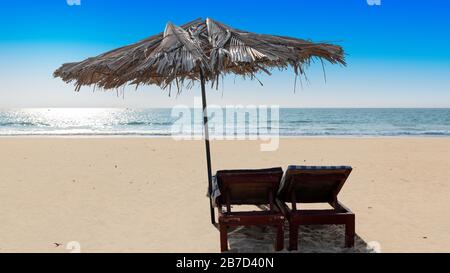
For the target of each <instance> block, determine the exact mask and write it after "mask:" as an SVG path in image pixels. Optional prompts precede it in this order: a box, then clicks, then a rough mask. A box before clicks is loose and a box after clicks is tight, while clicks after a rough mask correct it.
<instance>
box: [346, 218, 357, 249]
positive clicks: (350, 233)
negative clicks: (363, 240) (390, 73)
mask: <svg viewBox="0 0 450 273" xmlns="http://www.w3.org/2000/svg"><path fill="white" fill-rule="evenodd" d="M354 246H355V218H353V219H351V220H349V221H348V222H347V224H345V247H354Z"/></svg>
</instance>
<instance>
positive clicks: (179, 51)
mask: <svg viewBox="0 0 450 273" xmlns="http://www.w3.org/2000/svg"><path fill="white" fill-rule="evenodd" d="M314 59H318V60H320V61H323V60H326V61H328V62H330V63H332V64H336V63H339V64H343V65H345V61H344V52H343V50H342V48H341V47H340V46H337V45H332V44H326V43H312V42H310V41H306V40H301V39H296V38H290V37H284V36H272V35H263V34H255V33H250V32H247V31H242V30H237V29H234V28H232V27H229V26H227V25H224V24H222V23H219V22H217V21H214V20H212V19H210V18H208V19H206V20H201V19H197V20H194V21H192V22H189V23H187V24H185V25H183V26H181V27H179V26H175V25H174V24H172V23H168V24H167V26H166V29H165V30H164V32H163V33H160V34H157V35H155V36H152V37H149V38H147V39H145V40H142V41H140V42H138V43H135V44H132V45H129V46H125V47H121V48H118V49H115V50H112V51H109V52H106V53H104V54H101V55H99V56H97V57H93V58H88V59H86V60H84V61H82V62H77V63H67V64H64V65H62V66H61V67H60V68H59V69H58V70H56V71H55V73H54V76H55V77H60V78H62V79H63V80H64V81H65V82H67V83H69V82H74V83H75V89H76V91H79V90H80V88H81V86H95V87H99V88H103V89H116V88H119V87H122V86H125V85H127V84H132V85H136V87H137V86H139V85H143V84H155V85H158V86H159V87H161V88H162V89H169V90H170V89H171V87H172V86H175V87H176V90H177V92H178V93H179V92H181V90H182V87H183V86H185V87H187V88H190V87H192V86H193V84H194V82H195V81H200V84H201V92H202V102H203V121H204V137H205V147H206V159H207V170H208V185H209V188H210V189H211V184H212V172H211V155H210V148H209V133H208V125H207V122H208V114H207V107H206V94H205V83H206V82H209V83H211V85H212V86H217V85H218V82H219V77H220V76H222V75H226V74H230V73H233V74H236V75H241V76H243V77H250V78H252V79H253V78H254V77H255V74H256V73H258V72H264V73H267V74H269V75H270V70H271V69H273V68H279V69H285V68H287V67H289V66H291V67H292V68H293V70H294V72H295V74H296V75H301V74H303V73H304V69H305V67H306V66H308V65H309V64H310V62H311V61H312V60H314ZM169 94H170V91H169ZM210 209H211V222H212V223H215V220H214V210H213V208H212V207H210Z"/></svg>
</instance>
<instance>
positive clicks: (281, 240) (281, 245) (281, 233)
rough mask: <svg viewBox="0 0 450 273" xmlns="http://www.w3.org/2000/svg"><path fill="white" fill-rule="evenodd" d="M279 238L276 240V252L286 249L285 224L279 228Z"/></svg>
mask: <svg viewBox="0 0 450 273" xmlns="http://www.w3.org/2000/svg"><path fill="white" fill-rule="evenodd" d="M276 228H277V238H276V240H275V251H281V250H283V248H284V230H283V224H281V225H278V226H277V227H276Z"/></svg>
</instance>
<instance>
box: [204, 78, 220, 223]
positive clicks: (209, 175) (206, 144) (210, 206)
mask: <svg viewBox="0 0 450 273" xmlns="http://www.w3.org/2000/svg"><path fill="white" fill-rule="evenodd" d="M200 82H201V86H202V104H203V128H204V132H205V148H206V164H207V167H208V193H209V194H210V196H211V189H212V173H211V150H210V147H209V129H208V110H207V108H206V92H205V77H204V76H203V71H202V70H201V69H200ZM209 201H210V202H209V210H210V213H211V223H212V224H213V225H214V224H216V220H215V213H214V208H213V206H212V203H211V201H212V200H211V197H210V200H209Z"/></svg>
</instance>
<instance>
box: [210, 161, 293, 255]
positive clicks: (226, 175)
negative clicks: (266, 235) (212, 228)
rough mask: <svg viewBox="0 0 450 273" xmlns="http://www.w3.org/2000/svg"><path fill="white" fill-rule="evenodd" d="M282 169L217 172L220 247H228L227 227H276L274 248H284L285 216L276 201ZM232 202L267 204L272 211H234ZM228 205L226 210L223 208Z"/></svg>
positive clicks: (256, 204)
mask: <svg viewBox="0 0 450 273" xmlns="http://www.w3.org/2000/svg"><path fill="white" fill-rule="evenodd" d="M282 176H283V170H282V169H281V168H272V169H262V170H229V171H218V172H217V175H216V176H215V179H216V180H215V182H217V184H216V183H214V184H213V187H214V185H215V186H218V188H219V190H220V196H219V197H217V198H216V204H217V206H218V208H219V230H220V249H221V251H227V250H228V237H227V236H228V235H227V229H228V227H235V226H252V225H262V226H273V227H275V228H276V230H277V236H276V240H275V241H276V242H275V250H276V251H280V250H282V249H283V247H284V238H283V237H284V236H283V224H284V219H285V218H284V216H283V214H282V213H281V211H280V209H279V208H278V206H277V204H276V200H275V199H276V195H277V193H278V189H279V185H280V180H281V177H282ZM232 205H255V206H260V205H268V207H269V209H270V210H261V211H235V212H233V211H232V210H231V206H232ZM224 206H225V207H226V211H225V210H223V207H224Z"/></svg>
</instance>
